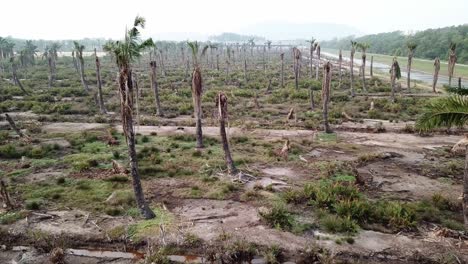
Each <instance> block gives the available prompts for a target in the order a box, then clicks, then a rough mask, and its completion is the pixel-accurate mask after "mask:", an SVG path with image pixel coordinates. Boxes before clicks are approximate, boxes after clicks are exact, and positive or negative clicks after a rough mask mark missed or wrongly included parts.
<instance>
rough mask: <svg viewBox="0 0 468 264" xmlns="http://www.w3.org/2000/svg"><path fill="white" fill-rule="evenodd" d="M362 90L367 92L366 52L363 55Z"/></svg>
mask: <svg viewBox="0 0 468 264" xmlns="http://www.w3.org/2000/svg"><path fill="white" fill-rule="evenodd" d="M361 67H362V90H363V91H364V92H367V89H366V54H364V55H363V56H362V66H361Z"/></svg>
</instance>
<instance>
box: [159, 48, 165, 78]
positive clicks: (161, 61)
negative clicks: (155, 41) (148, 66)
mask: <svg viewBox="0 0 468 264" xmlns="http://www.w3.org/2000/svg"><path fill="white" fill-rule="evenodd" d="M159 62H160V63H159V64H160V65H161V74H162V76H166V68H165V67H164V55H163V52H162V50H159Z"/></svg>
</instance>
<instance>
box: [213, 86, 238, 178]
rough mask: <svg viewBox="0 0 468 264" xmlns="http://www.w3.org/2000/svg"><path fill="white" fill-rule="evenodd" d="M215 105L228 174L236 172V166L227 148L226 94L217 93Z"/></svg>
mask: <svg viewBox="0 0 468 264" xmlns="http://www.w3.org/2000/svg"><path fill="white" fill-rule="evenodd" d="M216 106H217V107H218V120H219V132H220V135H221V142H222V144H223V150H224V159H225V160H226V166H227V169H228V173H229V174H230V175H235V174H236V173H237V168H236V166H235V165H234V161H233V160H232V156H231V151H230V149H229V141H228V138H227V134H226V119H227V115H228V114H227V96H226V95H225V94H224V93H219V94H218V96H217V97H216Z"/></svg>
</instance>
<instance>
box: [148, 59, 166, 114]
mask: <svg viewBox="0 0 468 264" xmlns="http://www.w3.org/2000/svg"><path fill="white" fill-rule="evenodd" d="M150 67H151V87H152V88H153V92H154V98H155V103H156V115H157V116H163V112H162V109H161V102H160V100H159V89H158V81H157V79H156V77H157V76H156V61H151V62H150Z"/></svg>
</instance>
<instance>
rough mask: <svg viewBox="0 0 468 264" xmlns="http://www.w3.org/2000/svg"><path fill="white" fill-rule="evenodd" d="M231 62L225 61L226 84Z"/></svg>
mask: <svg viewBox="0 0 468 264" xmlns="http://www.w3.org/2000/svg"><path fill="white" fill-rule="evenodd" d="M230 65H231V63H230V62H229V60H227V61H226V84H228V83H229V68H230Z"/></svg>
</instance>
